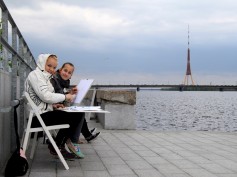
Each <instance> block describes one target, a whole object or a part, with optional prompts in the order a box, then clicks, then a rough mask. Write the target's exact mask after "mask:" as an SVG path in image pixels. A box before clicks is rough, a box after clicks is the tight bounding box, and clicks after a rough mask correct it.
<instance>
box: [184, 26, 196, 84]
mask: <svg viewBox="0 0 237 177" xmlns="http://www.w3.org/2000/svg"><path fill="white" fill-rule="evenodd" d="M189 77H190V78H191V81H192V85H194V81H193V77H192V73H191V66H190V49H189V25H188V56H187V70H186V74H185V77H184V82H183V84H184V85H188V80H189Z"/></svg>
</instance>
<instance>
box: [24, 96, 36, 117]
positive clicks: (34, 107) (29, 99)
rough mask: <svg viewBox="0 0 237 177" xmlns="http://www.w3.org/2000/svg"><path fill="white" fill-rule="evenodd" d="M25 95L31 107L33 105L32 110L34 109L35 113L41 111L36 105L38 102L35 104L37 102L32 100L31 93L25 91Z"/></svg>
mask: <svg viewBox="0 0 237 177" xmlns="http://www.w3.org/2000/svg"><path fill="white" fill-rule="evenodd" d="M24 95H25V97H26V99H27V101H28V103H29V105H30V107H31V108H32V110H33V111H34V113H37V112H39V109H38V107H37V106H36V104H35V103H34V102H33V101H32V99H31V98H30V95H29V93H27V92H25V93H24Z"/></svg>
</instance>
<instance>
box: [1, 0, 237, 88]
mask: <svg viewBox="0 0 237 177" xmlns="http://www.w3.org/2000/svg"><path fill="white" fill-rule="evenodd" d="M4 2H5V4H6V5H7V8H8V10H9V11H10V13H11V15H12V17H13V19H14V20H15V22H16V24H17V26H18V28H19V29H20V31H21V33H22V34H23V36H24V38H25V40H26V42H27V44H28V45H29V47H30V49H31V52H32V53H33V55H34V57H35V58H37V57H38V55H39V54H40V53H55V54H56V55H57V56H58V57H59V61H60V62H59V65H61V64H62V63H64V62H66V61H69V62H72V63H74V64H75V66H76V71H75V73H74V76H73V78H72V82H73V83H76V82H78V80H79V79H81V78H94V79H95V83H106V84H109V83H110V84H112V83H125V84H129V83H147V84H167V83H169V84H181V83H182V81H183V80H184V75H185V72H186V67H187V66H186V65H187V48H188V25H189V29H190V33H189V35H190V45H189V47H190V51H191V69H192V76H193V79H194V81H195V83H196V84H234V85H236V84H237V50H236V48H237V10H236V9H237V1H236V0H225V1H223V0H192V1H191V0H4Z"/></svg>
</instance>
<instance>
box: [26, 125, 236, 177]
mask: <svg viewBox="0 0 237 177" xmlns="http://www.w3.org/2000/svg"><path fill="white" fill-rule="evenodd" d="M92 124H94V123H93V122H92ZM92 126H97V127H98V126H99V124H97V125H92ZM101 131H102V134H101V136H100V137H99V138H98V139H97V140H95V141H93V142H92V143H89V144H83V145H81V149H82V152H83V153H84V154H85V156H86V157H85V159H80V160H79V159H76V160H74V161H67V162H68V165H69V168H70V169H69V170H65V169H64V167H63V165H62V164H61V162H60V161H59V160H58V159H54V158H53V157H52V156H50V154H49V151H48V149H47V146H46V145H44V144H42V143H39V144H38V149H37V153H36V154H35V158H34V160H33V161H32V162H31V168H30V169H29V171H28V174H27V175H26V176H29V177H137V176H139V177H143V176H144V177H237V133H217V132H190V131H189V132H188V131H182V132H167V131H163V132H151V131H139V130H136V131H125V130H121V131H113V130H103V129H101Z"/></svg>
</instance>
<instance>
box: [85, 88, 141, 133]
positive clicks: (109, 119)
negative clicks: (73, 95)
mask: <svg viewBox="0 0 237 177" xmlns="http://www.w3.org/2000/svg"><path fill="white" fill-rule="evenodd" d="M89 94H92V92H91V93H89ZM88 97H89V98H91V96H88ZM95 104H97V105H99V106H101V108H102V109H104V110H107V111H109V112H110V113H107V114H101V113H97V114H95V117H96V118H97V119H98V120H99V122H100V123H101V125H102V126H103V128H104V129H117V130H118V129H120V130H133V129H136V120H135V108H134V106H135V104H136V90H123V89H120V90H119V89H117V90H115V89H113V90H111V89H108V90H97V92H96V98H95Z"/></svg>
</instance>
